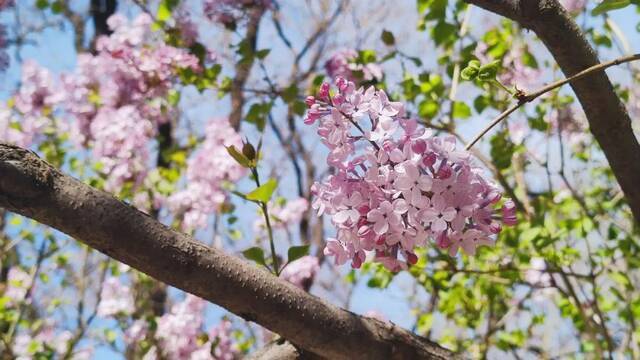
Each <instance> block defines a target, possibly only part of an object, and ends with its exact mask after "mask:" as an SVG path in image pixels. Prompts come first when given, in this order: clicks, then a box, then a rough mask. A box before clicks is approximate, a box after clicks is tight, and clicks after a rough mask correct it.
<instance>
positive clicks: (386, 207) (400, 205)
mask: <svg viewBox="0 0 640 360" xmlns="http://www.w3.org/2000/svg"><path fill="white" fill-rule="evenodd" d="M407 211H408V207H407V202H406V201H404V200H403V199H397V200H395V201H394V202H393V204H392V203H390V202H389V201H384V202H382V203H381V204H380V206H379V207H378V208H376V209H372V210H371V211H369V213H368V214H367V220H368V221H369V222H372V223H373V231H375V232H376V234H378V235H382V234H384V233H386V232H387V231H388V230H389V229H390V228H392V227H398V226H400V223H401V222H402V214H404V213H406V212H407Z"/></svg>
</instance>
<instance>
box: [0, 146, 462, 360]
mask: <svg viewBox="0 0 640 360" xmlns="http://www.w3.org/2000/svg"><path fill="white" fill-rule="evenodd" d="M0 207H3V208H6V209H7V210H9V211H13V212H15V213H18V214H21V215H24V216H27V217H29V218H32V219H34V220H36V221H39V222H41V223H43V224H46V225H49V226H51V227H53V228H55V229H58V230H60V231H62V232H64V233H66V234H68V235H70V236H72V237H74V238H76V239H77V240H79V241H82V242H84V243H85V244H87V245H88V246H90V247H92V248H94V249H96V250H98V251H101V252H102V253H104V254H106V255H108V256H110V257H112V258H114V259H116V260H118V261H121V262H123V263H125V264H128V265H130V266H131V267H133V268H135V269H137V270H139V271H142V272H144V273H146V274H148V275H150V276H152V277H154V278H156V279H158V280H161V281H163V282H166V283H167V284H170V285H173V286H175V287H177V288H179V289H182V290H185V291H187V292H189V293H192V294H195V295H197V296H200V297H202V298H204V299H206V300H209V301H211V302H213V303H216V304H218V305H220V306H223V307H225V308H226V309H228V310H229V311H231V312H233V313H235V314H237V315H239V316H241V317H243V318H244V319H247V320H250V321H254V322H256V323H258V324H260V325H262V326H264V327H266V328H268V329H270V330H272V331H274V332H276V333H278V334H280V335H282V336H283V337H284V338H285V339H287V340H289V341H290V342H291V343H293V344H295V345H296V347H297V348H298V349H302V351H301V352H300V354H304V353H305V352H307V353H310V354H313V355H316V356H320V357H325V358H330V359H423V358H424V359H449V358H452V357H454V356H453V354H452V353H451V352H449V351H448V350H446V349H444V348H442V347H440V346H439V345H437V344H435V343H432V342H430V341H429V340H427V339H424V338H421V337H419V336H416V335H415V334H412V333H410V332H408V331H406V330H403V329H401V328H399V327H397V326H394V325H391V324H387V323H383V322H380V321H378V320H375V319H370V318H364V317H360V316H357V315H355V314H352V313H350V312H348V311H345V310H342V309H339V308H337V307H335V306H333V305H331V304H329V303H327V302H325V301H323V300H321V299H319V298H316V297H314V296H312V295H309V294H307V293H305V292H304V291H302V290H300V289H298V288H296V287H295V286H293V285H291V284H289V283H287V282H285V281H283V280H280V279H278V278H276V277H275V276H273V275H272V274H270V273H268V272H266V271H264V270H262V269H259V268H257V267H255V266H252V265H250V264H249V263H247V262H244V261H242V260H240V259H238V258H236V257H233V256H230V255H227V254H225V253H223V252H222V251H220V250H218V249H215V248H210V247H207V246H205V245H204V244H202V243H199V242H196V241H194V240H193V239H192V238H190V237H189V236H187V235H185V234H182V233H179V232H177V231H174V230H172V229H170V228H168V227H166V226H165V225H163V224H161V223H159V222H157V221H156V220H155V219H153V218H152V217H151V216H148V215H146V214H144V213H142V212H140V211H138V210H136V209H135V208H133V207H131V206H129V205H127V204H125V203H123V202H121V201H119V200H118V199H116V198H115V197H113V196H111V195H109V194H107V193H105V192H102V191H99V190H96V189H94V188H91V187H90V186H88V185H85V184H83V183H81V182H80V181H78V180H76V179H73V178H72V177H70V176H67V175H65V174H63V173H61V172H59V171H58V170H57V169H55V168H54V167H53V166H51V165H50V164H48V163H46V162H45V161H43V160H41V159H40V158H38V156H37V155H36V154H35V153H33V152H31V151H28V150H25V149H22V148H19V147H16V146H13V145H7V144H1V143H0ZM289 353H291V352H289Z"/></svg>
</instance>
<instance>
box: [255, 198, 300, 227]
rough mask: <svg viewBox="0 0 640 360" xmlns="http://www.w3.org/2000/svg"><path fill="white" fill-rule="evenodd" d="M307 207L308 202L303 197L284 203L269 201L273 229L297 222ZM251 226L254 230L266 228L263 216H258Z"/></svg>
mask: <svg viewBox="0 0 640 360" xmlns="http://www.w3.org/2000/svg"><path fill="white" fill-rule="evenodd" d="M307 209H309V202H308V201H307V199H305V198H297V199H294V200H289V201H287V202H286V203H285V204H284V205H282V204H278V203H275V204H274V203H273V202H270V203H269V215H270V216H271V220H272V222H271V225H272V227H273V228H274V229H286V228H288V227H289V226H291V225H294V224H297V223H299V222H300V220H301V219H302V216H303V215H304V213H305V211H307ZM253 227H254V229H255V230H256V231H262V230H264V229H266V225H265V223H264V217H263V216H260V217H258V218H257V219H256V221H255V223H254V225H253Z"/></svg>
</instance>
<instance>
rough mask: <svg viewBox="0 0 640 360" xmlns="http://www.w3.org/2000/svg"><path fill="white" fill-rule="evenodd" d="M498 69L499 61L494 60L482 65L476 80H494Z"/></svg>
mask: <svg viewBox="0 0 640 360" xmlns="http://www.w3.org/2000/svg"><path fill="white" fill-rule="evenodd" d="M499 68H500V60H494V61H492V62H490V63H488V64H486V65H483V66H482V67H480V69H479V70H478V79H480V80H482V81H489V80H493V79H495V78H496V75H498V69H499Z"/></svg>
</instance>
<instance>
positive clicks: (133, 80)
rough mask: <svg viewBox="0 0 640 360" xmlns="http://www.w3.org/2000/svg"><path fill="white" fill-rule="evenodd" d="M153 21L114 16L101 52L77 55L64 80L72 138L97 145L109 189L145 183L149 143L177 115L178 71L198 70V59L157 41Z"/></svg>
mask: <svg viewBox="0 0 640 360" xmlns="http://www.w3.org/2000/svg"><path fill="white" fill-rule="evenodd" d="M151 23H152V19H151V18H150V17H149V16H148V15H146V14H142V15H140V16H138V17H137V18H136V19H134V20H133V21H132V22H129V21H127V19H126V18H124V17H123V16H122V15H119V14H116V15H113V16H112V17H111V18H109V20H108V24H109V26H110V27H111V29H112V30H113V34H112V35H111V36H108V37H101V38H100V39H98V41H97V44H96V50H97V54H96V55H91V54H81V55H79V56H78V66H77V70H76V71H75V73H73V74H69V75H66V76H63V78H62V82H63V88H64V93H66V94H67V96H66V99H65V101H64V105H65V110H66V112H67V113H68V114H70V115H71V116H72V117H73V118H74V119H75V129H74V131H75V134H74V135H75V136H74V138H76V139H80V141H81V142H83V143H90V144H93V154H94V157H95V158H96V159H97V160H99V161H100V162H101V163H102V165H103V166H104V167H103V169H102V171H103V172H104V173H105V174H107V175H108V177H109V178H108V180H107V184H106V186H105V187H106V189H107V190H109V191H116V190H118V189H120V188H121V187H122V185H123V184H124V183H125V182H126V181H134V182H140V181H142V179H143V178H144V176H145V175H146V168H147V164H148V159H149V149H148V148H149V141H150V140H151V139H152V138H153V137H154V136H155V133H156V128H157V126H158V125H159V124H162V123H164V122H166V121H168V120H169V119H170V118H171V117H172V116H174V115H175V114H174V112H175V107H174V106H172V104H170V103H169V100H168V99H167V96H168V94H169V91H170V90H172V89H173V87H174V85H175V82H176V80H177V79H178V73H179V71H180V69H184V68H190V69H193V70H194V71H199V64H198V59H197V58H196V57H195V56H193V55H191V54H189V53H188V52H187V51H186V50H184V49H179V48H175V47H172V46H168V45H165V44H163V43H162V42H161V41H155V39H154V36H153V33H152V31H151Z"/></svg>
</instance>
